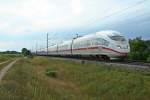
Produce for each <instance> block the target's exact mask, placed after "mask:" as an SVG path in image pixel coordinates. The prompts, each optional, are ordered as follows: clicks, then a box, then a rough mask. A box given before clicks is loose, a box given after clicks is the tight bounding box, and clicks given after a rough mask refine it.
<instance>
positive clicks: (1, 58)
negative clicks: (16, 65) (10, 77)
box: [0, 54, 21, 62]
mask: <svg viewBox="0 0 150 100" xmlns="http://www.w3.org/2000/svg"><path fill="white" fill-rule="evenodd" d="M20 56H21V55H20V54H0V62H3V61H6V60H11V59H14V58H16V57H20Z"/></svg>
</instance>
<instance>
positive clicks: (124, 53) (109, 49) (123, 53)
mask: <svg viewBox="0 0 150 100" xmlns="http://www.w3.org/2000/svg"><path fill="white" fill-rule="evenodd" d="M99 47H101V48H102V49H105V50H108V51H112V52H115V53H119V54H122V55H127V54H128V53H126V52H119V51H116V50H114V49H111V48H106V47H102V46H96V47H89V48H78V49H73V50H72V51H78V50H89V49H98V48H99ZM62 51H71V50H70V49H69V50H62Z"/></svg>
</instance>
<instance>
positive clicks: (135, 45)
mask: <svg viewBox="0 0 150 100" xmlns="http://www.w3.org/2000/svg"><path fill="white" fill-rule="evenodd" d="M129 43H130V49H131V52H130V54H129V58H130V59H133V60H146V59H148V56H149V55H150V40H142V37H137V38H135V39H132V40H131V39H130V40H129Z"/></svg>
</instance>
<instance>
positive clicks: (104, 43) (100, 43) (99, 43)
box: [97, 38, 109, 46]
mask: <svg viewBox="0 0 150 100" xmlns="http://www.w3.org/2000/svg"><path fill="white" fill-rule="evenodd" d="M97 45H104V46H108V45H109V42H108V41H107V40H105V39H102V38H97Z"/></svg>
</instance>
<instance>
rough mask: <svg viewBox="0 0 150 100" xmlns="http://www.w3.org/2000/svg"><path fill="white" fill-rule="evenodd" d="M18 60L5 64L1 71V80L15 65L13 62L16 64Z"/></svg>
mask: <svg viewBox="0 0 150 100" xmlns="http://www.w3.org/2000/svg"><path fill="white" fill-rule="evenodd" d="M17 61H18V59H16V60H14V61H12V62H11V63H9V64H8V65H7V66H5V67H4V68H3V69H2V70H1V71H0V81H1V80H2V78H3V77H4V75H5V74H6V73H7V71H8V70H9V69H10V68H11V67H12V66H13V64H15V63H16V62H17Z"/></svg>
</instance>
